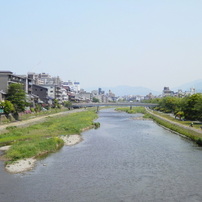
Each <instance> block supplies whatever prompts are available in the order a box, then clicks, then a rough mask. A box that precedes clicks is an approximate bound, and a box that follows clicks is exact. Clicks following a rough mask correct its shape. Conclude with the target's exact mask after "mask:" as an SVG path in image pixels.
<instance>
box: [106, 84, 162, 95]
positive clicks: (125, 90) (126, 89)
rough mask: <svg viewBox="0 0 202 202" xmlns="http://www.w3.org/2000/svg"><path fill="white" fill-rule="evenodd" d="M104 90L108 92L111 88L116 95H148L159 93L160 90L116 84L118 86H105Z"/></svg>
mask: <svg viewBox="0 0 202 202" xmlns="http://www.w3.org/2000/svg"><path fill="white" fill-rule="evenodd" d="M102 90H104V91H105V93H108V92H109V90H111V91H112V93H114V94H115V95H116V96H124V95H142V96H145V95H148V94H149V93H152V94H153V95H159V94H160V92H157V91H154V90H151V89H149V88H145V87H141V86H137V87H132V86H116V87H104V88H102Z"/></svg>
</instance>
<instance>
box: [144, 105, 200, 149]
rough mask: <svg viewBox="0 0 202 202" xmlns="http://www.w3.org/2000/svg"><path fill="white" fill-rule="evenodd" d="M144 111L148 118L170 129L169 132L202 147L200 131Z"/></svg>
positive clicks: (148, 110) (147, 109)
mask: <svg viewBox="0 0 202 202" xmlns="http://www.w3.org/2000/svg"><path fill="white" fill-rule="evenodd" d="M146 111H147V113H148V114H149V115H150V118H152V119H153V120H154V121H155V122H157V123H158V124H160V125H162V126H164V127H166V128H168V129H170V130H171V131H174V132H176V133H178V134H181V135H183V136H184V137H186V138H188V139H190V140H192V141H194V142H195V143H197V144H198V145H200V146H202V130H201V129H196V128H193V127H190V126H186V125H183V124H181V123H179V122H176V121H172V120H170V119H167V118H165V117H163V116H161V115H157V114H155V113H154V112H153V111H152V110H151V109H149V108H146Z"/></svg>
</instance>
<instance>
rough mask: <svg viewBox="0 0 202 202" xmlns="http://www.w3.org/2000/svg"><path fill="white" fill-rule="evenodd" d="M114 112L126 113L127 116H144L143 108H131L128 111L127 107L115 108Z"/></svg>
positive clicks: (144, 110)
mask: <svg viewBox="0 0 202 202" xmlns="http://www.w3.org/2000/svg"><path fill="white" fill-rule="evenodd" d="M116 110H117V111H122V112H126V113H129V114H136V113H142V114H146V109H145V108H144V107H132V109H130V108H129V107H120V108H116Z"/></svg>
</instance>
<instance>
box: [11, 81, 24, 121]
mask: <svg viewBox="0 0 202 202" xmlns="http://www.w3.org/2000/svg"><path fill="white" fill-rule="evenodd" d="M7 100H8V101H10V102H11V103H12V104H13V106H14V117H15V119H18V118H19V116H18V114H19V112H23V111H24V110H25V107H26V106H27V102H26V93H25V91H24V88H23V85H22V84H19V83H13V84H10V85H9V87H8V93H7Z"/></svg>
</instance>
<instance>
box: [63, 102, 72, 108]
mask: <svg viewBox="0 0 202 202" xmlns="http://www.w3.org/2000/svg"><path fill="white" fill-rule="evenodd" d="M63 104H64V107H67V108H68V109H70V108H71V106H72V103H71V102H70V101H64V103H63Z"/></svg>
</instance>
